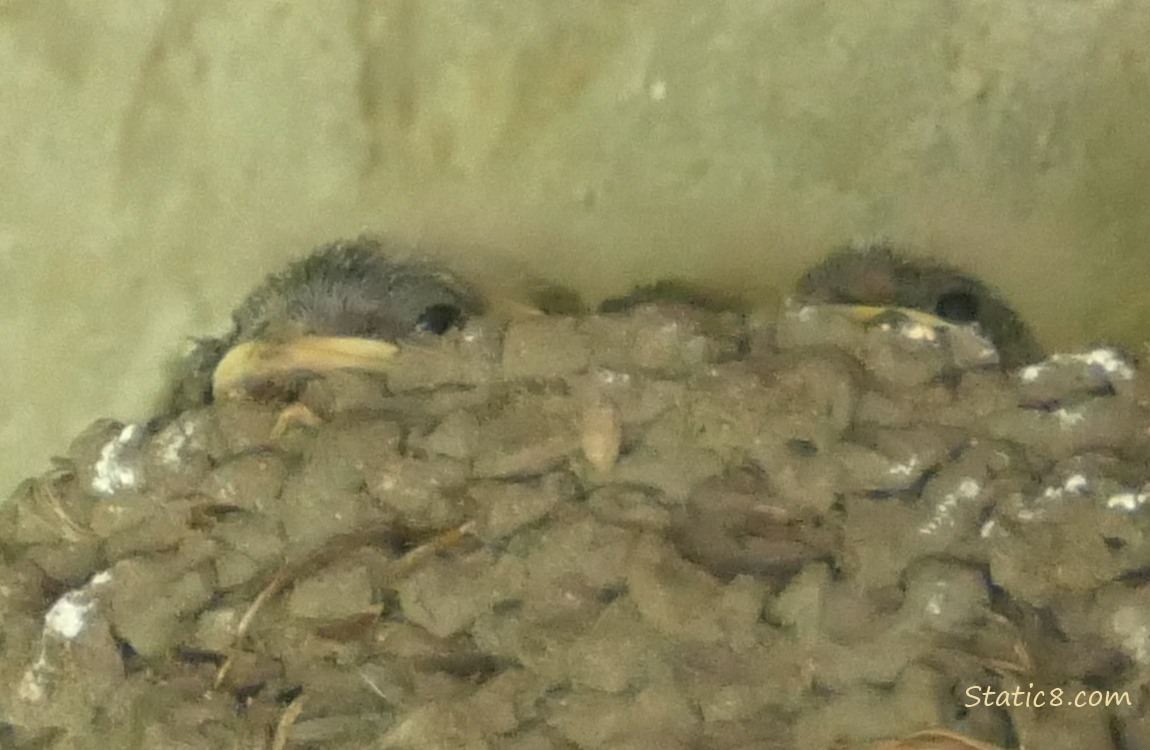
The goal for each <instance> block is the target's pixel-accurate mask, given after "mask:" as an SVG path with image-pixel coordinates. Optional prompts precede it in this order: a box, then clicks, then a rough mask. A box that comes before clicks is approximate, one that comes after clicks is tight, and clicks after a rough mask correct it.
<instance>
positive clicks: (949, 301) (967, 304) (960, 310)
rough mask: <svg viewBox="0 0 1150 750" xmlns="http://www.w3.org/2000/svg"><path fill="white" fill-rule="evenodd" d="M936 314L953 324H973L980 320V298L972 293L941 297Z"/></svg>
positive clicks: (953, 293) (954, 293)
mask: <svg viewBox="0 0 1150 750" xmlns="http://www.w3.org/2000/svg"><path fill="white" fill-rule="evenodd" d="M934 314H935V315H937V316H938V317H940V318H942V319H943V320H949V321H951V322H952V323H973V322H974V321H975V320H977V319H978V298H976V297H975V296H974V295H973V294H971V293H970V292H949V293H947V294H944V295H942V296H941V297H939V299H938V304H937V305H935V306H934Z"/></svg>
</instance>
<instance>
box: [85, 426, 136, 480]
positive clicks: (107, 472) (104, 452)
mask: <svg viewBox="0 0 1150 750" xmlns="http://www.w3.org/2000/svg"><path fill="white" fill-rule="evenodd" d="M139 429H140V426H139V425H135V424H130V425H128V426H127V427H125V428H124V429H122V430H120V434H119V435H117V436H116V437H114V438H112V439H111V440H109V441H108V442H107V444H106V445H105V446H104V447H103V448H101V449H100V458H99V460H98V461H96V466H95V469H96V476H94V477H92V489H93V490H94V491H95V492H98V493H100V494H101V495H114V494H116V492H117V491H118V490H121V489H125V488H128V489H130V488H132V487H135V486H136V481H137V477H136V470H135V469H133V468H132V467H131V466H127V465H125V464H124V463H123V459H124V449H125V448H126V447H127V446H129V445H130V444H131V443H132V441H133V440H135V439H136V433H137V432H138V431H139Z"/></svg>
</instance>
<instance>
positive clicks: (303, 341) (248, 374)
mask: <svg viewBox="0 0 1150 750" xmlns="http://www.w3.org/2000/svg"><path fill="white" fill-rule="evenodd" d="M398 351H399V348H398V347H397V346H396V345H395V344H392V343H389V342H387V341H379V340H376V339H362V338H354V337H350V336H301V337H299V338H296V339H292V340H291V341H286V342H270V341H245V342H244V343H242V344H239V345H237V346H235V347H233V348H232V349H231V350H230V351H228V353H227V354H225V355H224V358H223V359H221V360H220V363H219V364H218V365H216V369H215V372H214V373H212V394H213V395H214V396H216V397H217V398H219V397H220V396H234V395H242V394H244V393H247V392H250V391H252V390H254V389H255V388H256V387H258V386H259V385H260V384H262V383H267V382H269V381H275V380H280V379H286V378H290V377H292V376H298V375H303V374H323V373H325V372H331V371H333V370H365V371H367V372H384V371H386V369H387V367H388V365H389V364H390V363H391V360H392V358H393V357H394V356H395V354H396V352H398Z"/></svg>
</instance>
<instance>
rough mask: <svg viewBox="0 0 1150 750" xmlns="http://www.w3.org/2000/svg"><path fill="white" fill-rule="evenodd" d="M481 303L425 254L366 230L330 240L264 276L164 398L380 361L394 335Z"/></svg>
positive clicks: (427, 328)
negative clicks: (395, 246) (365, 234)
mask: <svg viewBox="0 0 1150 750" xmlns="http://www.w3.org/2000/svg"><path fill="white" fill-rule="evenodd" d="M482 308H483V304H482V302H481V301H480V299H479V297H478V295H477V294H476V293H475V292H473V291H472V290H471V289H470V288H468V287H467V286H466V285H465V284H463V283H462V282H461V281H459V280H458V279H456V278H455V277H454V276H453V275H451V274H450V273H449V272H447V271H446V270H445V269H443V268H442V267H440V266H439V265H437V264H435V263H433V262H431V261H429V260H426V259H422V258H418V257H413V256H411V255H410V254H408V253H403V252H397V253H394V254H393V253H391V252H390V249H385V248H384V247H383V245H381V243H380V242H378V241H376V240H372V239H365V238H361V239H358V240H354V241H349V242H337V243H334V244H331V245H327V246H325V247H322V248H320V249H319V250H316V251H315V252H314V253H312V254H311V255H309V256H308V257H306V258H303V259H302V260H299V261H296V262H294V263H292V264H291V265H290V266H288V268H287V269H285V270H284V271H283V272H281V273H276V274H272V275H271V276H269V277H268V278H267V279H266V280H265V281H264V282H263V284H261V285H260V286H259V287H258V288H257V289H256V290H255V291H253V292H252V293H251V294H250V295H249V296H248V297H247V299H245V300H244V301H243V303H242V304H240V306H239V307H238V308H237V309H236V310H235V312H233V313H232V321H233V325H232V330H231V332H230V333H228V334H227V335H226V336H224V337H222V338H219V339H204V340H201V341H200V342H198V344H197V346H196V348H195V350H194V351H193V352H192V354H191V356H190V357H189V359H188V361H187V363H186V364H185V369H186V370H187V372H186V373H185V374H184V375H183V377H182V378H181V379H180V382H179V383H178V384H177V386H176V392H175V393H174V395H173V397H172V399H171V401H172V403H171V405H170V408H171V410H172V411H178V410H182V409H183V408H187V407H188V406H192V405H196V404H202V403H207V402H210V401H211V400H212V399H213V398H214V397H217V396H220V395H229V394H250V393H259V392H261V391H262V390H263V389H265V388H267V387H269V386H272V387H276V386H281V385H282V384H283V383H284V382H290V381H292V380H294V379H298V378H299V377H307V376H313V375H322V374H324V373H325V372H331V371H333V370H340V369H359V370H366V371H373V372H379V371H383V370H385V369H386V368H387V365H388V363H389V361H390V359H391V357H392V356H393V355H394V354H395V352H396V343H397V342H399V341H401V340H403V339H405V338H407V337H410V336H414V335H419V334H421V333H427V334H442V333H444V332H446V331H447V330H448V329H450V328H452V327H455V326H458V325H459V324H461V323H462V322H463V320H464V319H465V318H466V317H468V316H469V315H474V314H477V313H479V312H481V311H482Z"/></svg>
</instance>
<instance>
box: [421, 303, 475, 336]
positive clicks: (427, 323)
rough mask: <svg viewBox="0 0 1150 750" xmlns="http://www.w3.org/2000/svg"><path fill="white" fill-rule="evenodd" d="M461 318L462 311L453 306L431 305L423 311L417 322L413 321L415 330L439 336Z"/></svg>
mask: <svg viewBox="0 0 1150 750" xmlns="http://www.w3.org/2000/svg"><path fill="white" fill-rule="evenodd" d="M462 318H463V311H462V310H460V309H459V308H458V307H456V306H455V305H432V306H431V307H429V308H427V309H426V310H424V311H423V314H422V315H420V316H419V320H417V321H415V329H416V330H417V331H427V332H428V333H434V334H436V335H437V336H441V335H443V334H444V333H446V332H447V329H448V328H451V327H452V326H453V325H456V324H458V323H459V321H460V320H461V319H462Z"/></svg>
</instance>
